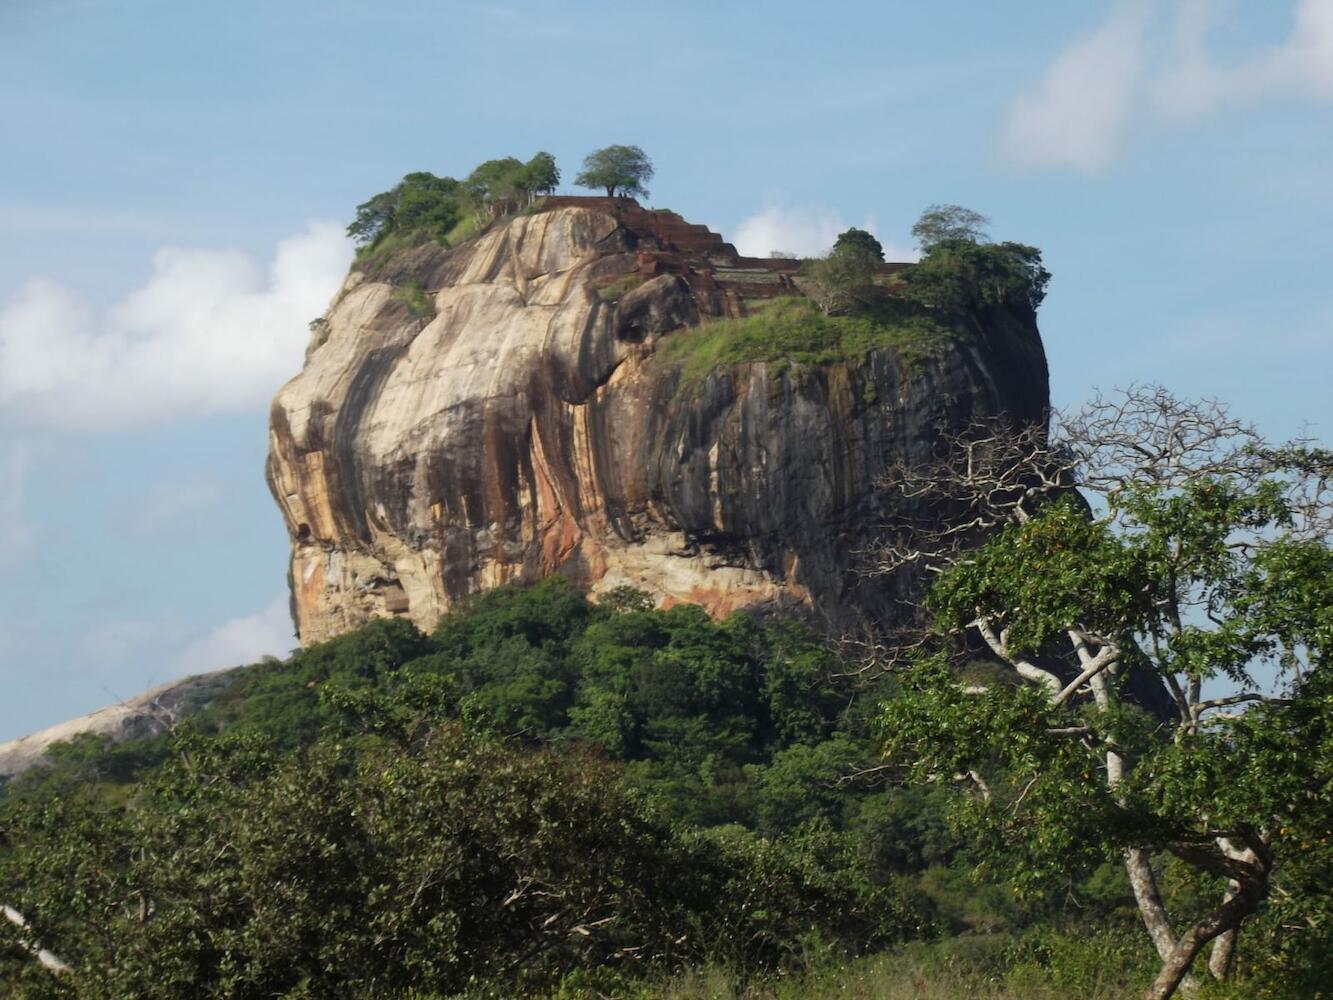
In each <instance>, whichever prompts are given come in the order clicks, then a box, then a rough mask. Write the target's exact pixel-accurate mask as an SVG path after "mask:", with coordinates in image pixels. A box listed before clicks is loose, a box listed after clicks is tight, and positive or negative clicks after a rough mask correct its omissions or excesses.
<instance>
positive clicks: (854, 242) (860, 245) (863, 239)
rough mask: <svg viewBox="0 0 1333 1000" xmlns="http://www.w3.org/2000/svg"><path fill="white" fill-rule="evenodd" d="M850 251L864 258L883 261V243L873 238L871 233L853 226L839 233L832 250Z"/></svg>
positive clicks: (837, 251)
mask: <svg viewBox="0 0 1333 1000" xmlns="http://www.w3.org/2000/svg"><path fill="white" fill-rule="evenodd" d="M844 251H845V252H850V253H853V254H855V255H857V256H858V257H862V258H864V259H866V260H869V259H872V258H873V259H874V260H876V261H880V262H883V260H884V245H883V244H882V243H880V241H879V240H877V239H875V236H874V234H873V233H868V232H866V231H865V230H864V229H857V228H856V227H855V226H853V227H852V228H851V229H849V230H847V232H845V233H840V234H839V235H838V238H837V240H836V241H835V242H834V244H833V252H834V253H835V254H836V253H840V252H844Z"/></svg>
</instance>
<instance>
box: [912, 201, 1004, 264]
mask: <svg viewBox="0 0 1333 1000" xmlns="http://www.w3.org/2000/svg"><path fill="white" fill-rule="evenodd" d="M988 225H990V219H989V218H987V217H986V216H984V215H982V214H981V213H980V212H974V211H972V209H970V208H964V207H963V206H962V205H930V206H928V207H927V208H926V210H925V211H924V212H922V213H921V216H920V218H918V219H917V220H916V222H915V223H913V224H912V235H913V236H914V237H916V243H917V246H918V247H920V248H921V252H922V253H929V252H930V248H931V247H933V246H935V245H936V244H937V243H943V242H945V241H946V240H966V241H968V242H970V243H984V242H985V241H986V227H987V226H988Z"/></svg>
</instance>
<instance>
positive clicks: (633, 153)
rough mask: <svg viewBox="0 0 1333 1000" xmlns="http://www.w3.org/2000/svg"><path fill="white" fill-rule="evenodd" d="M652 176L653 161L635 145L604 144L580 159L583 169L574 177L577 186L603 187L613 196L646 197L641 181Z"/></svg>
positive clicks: (609, 195) (607, 194)
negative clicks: (603, 146) (604, 145)
mask: <svg viewBox="0 0 1333 1000" xmlns="http://www.w3.org/2000/svg"><path fill="white" fill-rule="evenodd" d="M652 179H653V161H652V160H650V159H648V154H647V153H645V152H644V151H643V150H642V149H640V148H639V147H638V146H606V147H605V148H603V149H598V150H594V151H593V152H591V153H589V154H588V155H587V157H585V158H584V160H583V170H581V171H580V172H579V175H578V176H577V177H575V178H574V183H575V184H577V185H578V186H579V187H586V188H605V189H606V196H607V197H608V198H614V197H616V195H617V194H618V195H620V196H621V197H622V198H646V197H648V189H647V188H646V187H644V184H645V182H647V181H650V180H652Z"/></svg>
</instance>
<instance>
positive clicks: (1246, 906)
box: [1143, 881, 1264, 1000]
mask: <svg viewBox="0 0 1333 1000" xmlns="http://www.w3.org/2000/svg"><path fill="white" fill-rule="evenodd" d="M1263 894H1264V884H1263V882H1262V881H1255V882H1248V883H1246V884H1244V885H1242V886H1240V887H1239V888H1238V889H1237V890H1236V892H1235V893H1234V894H1231V893H1228V897H1227V898H1226V899H1225V900H1224V901H1223V903H1222V905H1221V906H1219V907H1218V908H1217V909H1216V910H1214V911H1213V912H1212V913H1210V914H1209V915H1208V916H1206V917H1204V918H1203V919H1202V920H1200V921H1199V922H1198V923H1196V924H1195V925H1194V926H1193V927H1191V928H1190V929H1189V930H1188V931H1186V932H1185V934H1184V935H1183V936H1182V937H1181V938H1180V940H1179V941H1177V942H1176V946H1175V948H1173V949H1172V950H1171V954H1170V955H1168V956H1166V957H1165V958H1164V959H1163V960H1162V971H1161V972H1159V973H1158V974H1157V979H1156V981H1154V982H1153V984H1152V985H1151V986H1150V987H1148V991H1147V992H1146V993H1144V994H1143V1000H1168V998H1169V997H1171V996H1172V995H1173V994H1174V993H1175V992H1176V988H1177V987H1178V986H1179V985H1180V983H1181V981H1182V980H1183V979H1184V978H1185V975H1186V973H1188V972H1189V968H1190V965H1191V964H1192V963H1193V961H1194V959H1195V958H1196V957H1197V956H1198V954H1199V952H1200V951H1202V950H1203V947H1204V945H1206V944H1207V943H1208V942H1209V941H1211V940H1213V938H1216V937H1218V936H1219V935H1223V934H1227V933H1229V932H1232V931H1235V930H1237V929H1238V928H1239V927H1240V923H1241V921H1242V920H1244V919H1245V918H1246V917H1247V916H1249V915H1250V914H1251V913H1253V912H1254V911H1255V910H1256V909H1258V907H1259V900H1260V899H1261V898H1262V896H1263Z"/></svg>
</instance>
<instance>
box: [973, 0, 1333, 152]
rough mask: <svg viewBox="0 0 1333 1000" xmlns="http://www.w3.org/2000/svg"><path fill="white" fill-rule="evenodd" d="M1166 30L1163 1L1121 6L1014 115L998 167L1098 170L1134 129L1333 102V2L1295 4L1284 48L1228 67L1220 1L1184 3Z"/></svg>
mask: <svg viewBox="0 0 1333 1000" xmlns="http://www.w3.org/2000/svg"><path fill="white" fill-rule="evenodd" d="M1170 9H1171V10H1173V11H1174V15H1173V19H1172V23H1171V24H1170V25H1169V30H1157V29H1158V28H1160V27H1162V26H1161V25H1159V21H1160V20H1161V18H1162V17H1163V15H1164V13H1165V11H1166V8H1163V5H1162V4H1161V2H1160V0H1119V2H1117V3H1116V4H1115V5H1114V6H1113V7H1112V8H1111V11H1110V13H1109V14H1108V15H1107V17H1106V19H1105V20H1104V21H1103V22H1102V23H1101V25H1099V26H1098V27H1097V28H1095V29H1093V30H1092V31H1091V32H1090V33H1088V34H1086V35H1083V36H1080V37H1079V38H1076V39H1075V40H1074V41H1073V42H1071V43H1070V44H1069V46H1068V47H1067V48H1065V50H1064V51H1063V52H1061V53H1060V54H1059V55H1058V56H1057V57H1056V58H1055V60H1054V61H1053V62H1052V63H1051V66H1050V68H1049V69H1048V70H1047V72H1046V75H1045V77H1044V78H1043V79H1042V81H1041V83H1040V84H1038V86H1037V87H1036V88H1035V89H1034V90H1032V91H1031V92H1029V93H1025V94H1021V95H1019V96H1018V97H1017V98H1016V99H1015V100H1014V101H1013V103H1012V104H1011V105H1010V107H1009V109H1008V111H1007V113H1006V115H1005V118H1004V121H1003V123H1002V126H1001V129H1000V138H999V152H1000V155H1001V156H1002V158H1004V159H1005V160H1007V161H1009V162H1011V163H1014V164H1016V165H1018V166H1022V167H1038V168H1039V167H1053V168H1061V167H1064V168H1072V169H1076V170H1082V171H1085V172H1094V171H1097V170H1101V169H1103V168H1105V167H1107V166H1108V165H1110V164H1111V163H1112V162H1114V161H1115V159H1116V158H1117V157H1118V156H1119V155H1120V154H1121V152H1122V151H1123V150H1124V148H1125V146H1126V145H1127V143H1128V141H1129V140H1130V139H1131V138H1132V137H1133V136H1132V133H1133V132H1134V131H1135V130H1136V128H1139V127H1142V126H1157V127H1161V126H1163V125H1169V124H1172V123H1175V122H1179V121H1181V120H1184V119H1189V118H1198V117H1202V116H1205V115H1210V114H1217V113H1220V112H1222V111H1225V110H1228V109H1231V108H1236V107H1240V106H1243V105H1246V104H1256V103H1259V102H1263V101H1277V100H1290V99H1307V100H1318V101H1333V0H1297V3H1296V4H1295V6H1294V7H1293V8H1292V22H1291V29H1290V32H1289V34H1288V36H1287V37H1286V38H1285V39H1284V40H1283V41H1281V42H1279V43H1277V44H1275V45H1270V46H1267V47H1265V48H1261V49H1258V50H1256V51H1254V52H1252V53H1250V54H1249V55H1248V56H1246V57H1244V58H1242V59H1240V60H1238V61H1235V62H1233V63H1230V64H1225V63H1223V62H1222V61H1221V60H1219V59H1218V57H1217V56H1216V55H1215V54H1214V52H1213V50H1212V48H1211V46H1210V42H1209V35H1210V33H1211V31H1212V29H1213V27H1214V26H1215V25H1216V24H1217V23H1218V22H1219V21H1220V20H1221V18H1222V17H1223V15H1224V14H1225V7H1224V5H1223V4H1222V3H1221V2H1220V0H1181V2H1180V3H1178V4H1177V5H1175V6H1174V7H1172V8H1170Z"/></svg>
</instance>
